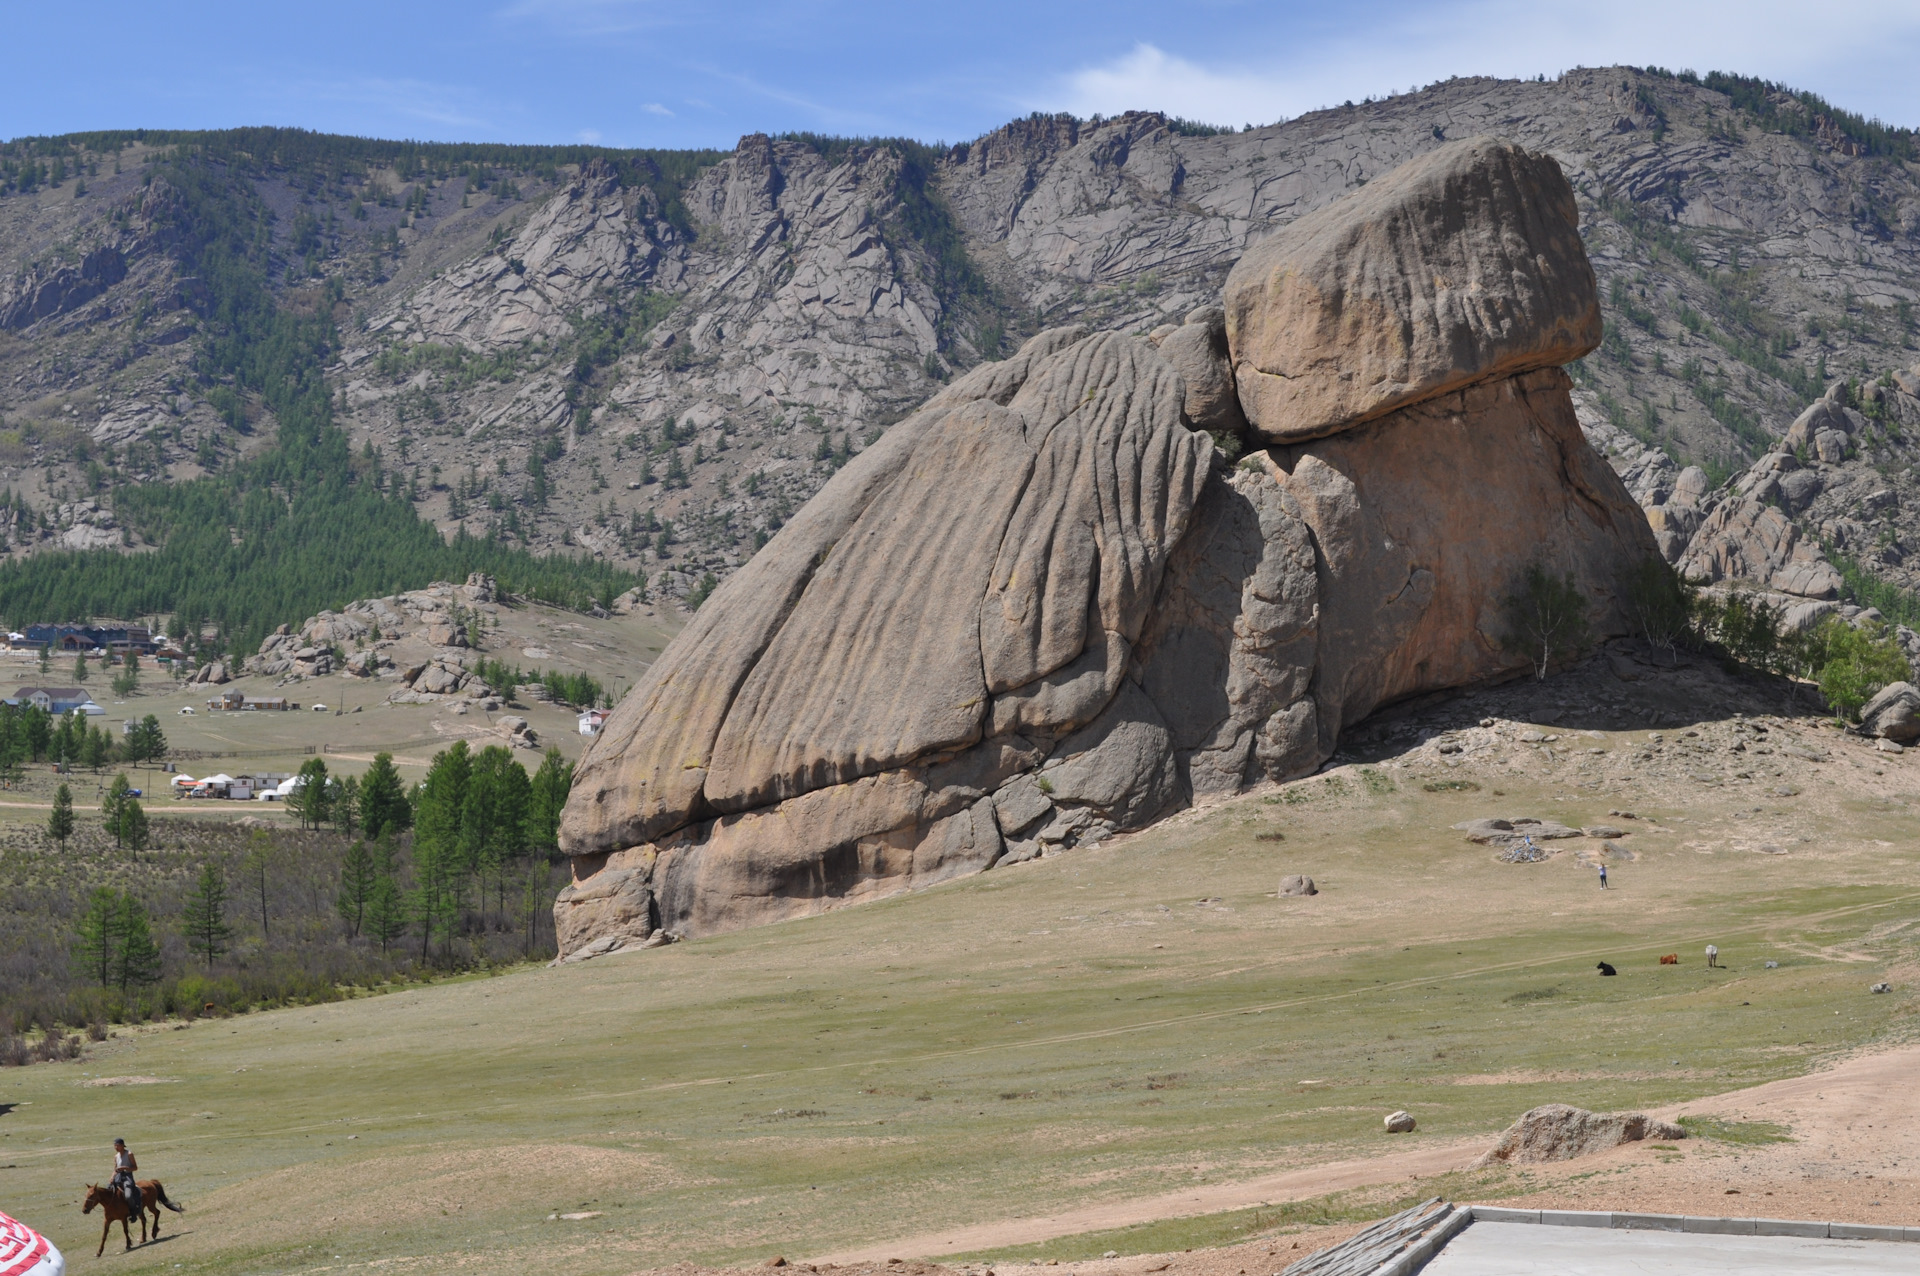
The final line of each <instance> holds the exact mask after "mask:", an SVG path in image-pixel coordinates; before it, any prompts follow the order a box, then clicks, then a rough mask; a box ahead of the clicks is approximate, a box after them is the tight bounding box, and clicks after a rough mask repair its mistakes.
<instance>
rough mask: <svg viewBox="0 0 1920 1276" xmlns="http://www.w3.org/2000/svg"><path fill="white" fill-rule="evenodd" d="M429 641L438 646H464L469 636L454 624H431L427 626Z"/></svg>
mask: <svg viewBox="0 0 1920 1276" xmlns="http://www.w3.org/2000/svg"><path fill="white" fill-rule="evenodd" d="M427 641H428V642H430V643H432V644H433V645H434V646H436V647H464V646H466V645H467V636H466V634H464V633H462V632H461V631H460V630H459V629H458V628H457V627H455V626H453V625H430V626H428V627H427Z"/></svg>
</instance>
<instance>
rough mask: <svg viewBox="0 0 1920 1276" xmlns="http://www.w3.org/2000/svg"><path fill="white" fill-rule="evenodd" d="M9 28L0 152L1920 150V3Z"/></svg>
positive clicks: (1041, 2)
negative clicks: (873, 146)
mask: <svg viewBox="0 0 1920 1276" xmlns="http://www.w3.org/2000/svg"><path fill="white" fill-rule="evenodd" d="M0 22H4V25H3V26H0V30H3V31H5V32H6V33H7V34H8V36H9V39H8V41H7V46H8V47H9V48H10V50H11V51H10V52H9V53H8V55H7V56H6V58H5V66H6V70H5V72H4V74H0V137H16V136H21V135H24V134H36V133H59V132H67V131H72V130H78V129H91V128H117V127H135V126H148V127H176V128H217V127H225V126H229V125H240V124H282V125H299V126H302V127H307V128H314V129H321V130H325V131H329V132H342V133H359V134H366V135H373V136H381V137H416V138H427V139H433V140H474V141H516V142H570V141H591V142H601V143H604V144H606V145H610V146H718V147H731V146H732V145H733V144H734V142H735V141H736V139H738V137H739V136H740V135H741V134H742V133H747V132H753V131H766V132H781V131H785V130H791V129H809V130H814V131H818V132H829V133H842V134H863V135H864V134H890V135H892V134H900V135H906V136H912V137H918V138H921V139H923V140H926V141H941V140H944V141H950V142H951V141H960V140H963V139H967V138H971V137H975V136H977V135H979V134H980V133H982V132H985V131H986V130H988V129H991V128H993V127H995V126H997V125H999V124H1001V123H1004V122H1005V121H1006V120H1007V119H1009V118H1012V117H1014V116H1018V115H1024V114H1026V113H1027V112H1029V111H1035V110H1048V111H1053V110H1069V111H1073V112H1076V113H1077V114H1080V115H1090V114H1093V113H1095V112H1101V113H1106V114H1112V113H1115V112H1117V111H1120V110H1124V109H1127V108H1129V107H1143V108H1154V109H1160V110H1165V111H1169V112H1171V113H1174V114H1179V115H1185V116H1189V117H1191V118H1196V119H1202V120H1207V121H1210V122H1214V123H1224V124H1234V125H1238V124H1244V123H1249V122H1251V123H1257V124H1264V123H1270V122H1272V121H1274V120H1277V119H1282V118H1287V117H1291V116H1294V115H1298V114H1300V113H1301V112H1303V111H1309V110H1313V109H1315V108H1316V107H1320V106H1325V105H1331V104H1335V103H1338V102H1340V101H1342V100H1344V99H1348V98H1352V99H1355V100H1358V99H1360V98H1362V97H1365V96H1368V95H1375V96H1378V95H1381V94H1385V93H1388V92H1397V91H1404V90H1406V89H1408V88H1410V87H1413V86H1416V85H1422V84H1427V83H1429V82H1431V81H1434V80H1438V79H1444V78H1446V77H1447V76H1449V75H1471V74H1487V75H1503V76H1532V75H1534V74H1537V73H1541V72H1544V73H1546V74H1548V75H1553V74H1556V73H1558V72H1559V71H1561V70H1562V69H1564V68H1567V67H1570V66H1575V65H1587V66H1598V65H1605V64H1609V63H1616V62H1629V63H1634V64H1640V65H1644V64H1648V63H1652V64H1658V65H1664V66H1669V67H1674V68H1679V67H1693V68H1695V69H1697V70H1700V71H1706V70H1709V69H1720V70H1736V71H1742V72H1745V73H1748V74H1755V75H1762V76H1765V77H1767V78H1769V79H1775V80H1781V81H1784V82H1787V83H1790V84H1793V85H1795V86H1796V87H1801V88H1808V89H1812V90H1814V91H1816V92H1818V93H1821V94H1823V95H1824V96H1826V97H1827V98H1829V99H1830V100H1832V101H1834V102H1836V103H1838V104H1839V105H1842V106H1845V107H1848V108H1849V109H1852V110H1857V111H1860V112H1862V113H1864V114H1867V115H1877V116H1879V117H1881V118H1883V119H1885V120H1887V121H1888V122H1890V123H1896V124H1905V125H1910V126H1913V125H1920V88H1917V87H1916V85H1917V84H1920V76H1916V74H1915V72H1914V68H1915V66H1916V65H1920V0H1827V2H1826V3H1824V4H1820V5H1808V4H1806V3H1804V0H1792V2H1787V0H1744V2H1743V3H1733V2H1729V0H1694V2H1689V0H1604V2H1602V3H1595V2H1594V0H1583V2H1582V3H1579V4H1556V3H1553V2H1552V0H1434V2H1432V3H1424V4H1423V3H1412V2H1409V0H1347V2H1346V3H1344V4H1337V5H1336V4H1329V3H1319V4H1309V3H1299V2H1298V0H1265V2H1263V3H1241V2H1240V0H1196V2H1194V3H1187V4H1180V3H1168V2H1167V0H1159V2H1158V3H1139V2H1136V0H1109V2H1107V3H1078V2H1073V3H1046V0H1029V2H1028V3H1005V2H1004V0H979V2H976V3H972V4H965V5H956V4H952V3H947V4H910V3H890V4H889V3H871V2H860V0H789V2H788V3H767V2H765V0H737V2H734V3H725V4H705V5H702V4H700V3H698V2H697V0H676V2H674V3H665V2H663V0H470V2H468V3H453V2H449V0H419V2H412V3H410V2H408V0H386V2H385V3H370V2H369V0H332V2H331V3H319V4H312V3H309V4H301V5H292V4H284V3H274V2H273V0H265V2H264V3H263V2H262V0H252V2H250V3H244V4H243V3H233V2H231V0H207V2H203V3H198V4H179V3H167V2H166V0H144V2H141V3H124V2H119V0H111V2H109V0H63V2H62V3H58V4H54V3H22V2H21V0H8V2H7V3H5V5H4V7H0Z"/></svg>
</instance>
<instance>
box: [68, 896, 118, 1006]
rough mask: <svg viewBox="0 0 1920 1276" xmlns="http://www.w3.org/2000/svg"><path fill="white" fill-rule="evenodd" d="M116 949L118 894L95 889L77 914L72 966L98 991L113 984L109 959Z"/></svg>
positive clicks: (111, 963)
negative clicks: (76, 967) (81, 971)
mask: <svg viewBox="0 0 1920 1276" xmlns="http://www.w3.org/2000/svg"><path fill="white" fill-rule="evenodd" d="M119 949H120V893H119V892H118V891H116V890H114V889H113V888H112V887H108V886H96V887H94V888H93V893H92V894H91V895H89V896H88V897H87V911H86V912H84V913H82V914H80V922H79V926H78V927H77V929H76V932H75V935H74V942H73V959H74V963H75V964H76V965H77V966H79V967H80V969H82V970H84V971H85V972H86V975H87V978H89V979H92V980H96V981H98V983H99V984H100V986H101V987H102V988H105V987H107V986H108V985H109V984H111V983H112V982H113V957H114V954H115V953H116V952H118V951H119Z"/></svg>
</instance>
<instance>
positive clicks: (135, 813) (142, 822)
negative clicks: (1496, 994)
mask: <svg viewBox="0 0 1920 1276" xmlns="http://www.w3.org/2000/svg"><path fill="white" fill-rule="evenodd" d="M120 832H121V834H122V835H123V836H124V837H125V838H126V841H127V849H128V850H129V851H131V852H132V853H133V854H134V855H135V856H138V855H139V854H140V852H142V851H144V850H146V849H147V840H148V837H149V836H150V834H151V833H152V826H151V825H150V824H148V823H147V809H146V808H145V807H143V806H141V805H140V800H139V799H138V798H133V797H130V798H128V799H127V800H126V802H125V804H124V805H122V806H121V808H120Z"/></svg>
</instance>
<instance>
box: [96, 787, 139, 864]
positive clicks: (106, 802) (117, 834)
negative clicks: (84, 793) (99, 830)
mask: <svg viewBox="0 0 1920 1276" xmlns="http://www.w3.org/2000/svg"><path fill="white" fill-rule="evenodd" d="M132 789H133V786H132V785H131V784H129V783H127V777H126V774H125V773H124V772H123V773H121V774H119V775H116V776H114V777H113V783H112V784H110V785H108V786H107V796H106V797H105V798H104V799H103V800H102V801H101V803H100V814H101V817H102V819H104V820H105V822H106V828H107V832H109V833H111V834H113V844H114V845H115V846H123V845H125V842H126V839H125V837H124V835H123V830H122V829H121V827H120V811H121V807H122V805H123V804H124V803H127V802H130V801H132V800H133V799H131V798H129V797H128V796H127V794H128V793H129V792H131V791H132Z"/></svg>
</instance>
